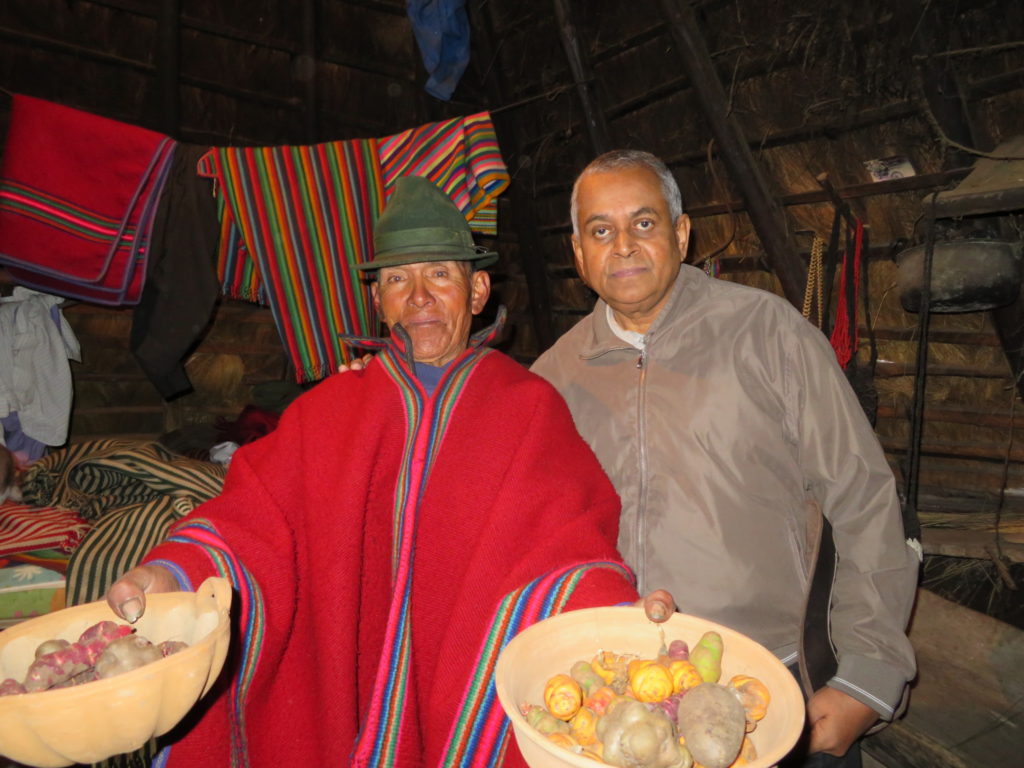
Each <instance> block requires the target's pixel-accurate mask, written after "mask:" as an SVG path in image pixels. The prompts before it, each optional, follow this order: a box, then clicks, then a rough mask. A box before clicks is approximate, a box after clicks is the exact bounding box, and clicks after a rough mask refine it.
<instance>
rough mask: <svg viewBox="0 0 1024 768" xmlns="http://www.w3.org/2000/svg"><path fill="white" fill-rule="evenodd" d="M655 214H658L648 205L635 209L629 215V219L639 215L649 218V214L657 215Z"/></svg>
mask: <svg viewBox="0 0 1024 768" xmlns="http://www.w3.org/2000/svg"><path fill="white" fill-rule="evenodd" d="M657 213H658V212H657V211H656V210H655V209H654V208H652V207H651V206H649V205H645V206H643V207H642V208H637V209H636V210H635V211H633V213H632V214H630V217H629V218H631V219H632V218H635V217H636V216H640V215H644V214H646V215H648V216H650V215H651V214H654V215H657Z"/></svg>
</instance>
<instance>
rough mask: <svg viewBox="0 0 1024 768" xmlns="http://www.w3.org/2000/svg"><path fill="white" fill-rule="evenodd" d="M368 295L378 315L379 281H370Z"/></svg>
mask: <svg viewBox="0 0 1024 768" xmlns="http://www.w3.org/2000/svg"><path fill="white" fill-rule="evenodd" d="M370 297H371V298H372V299H373V309H374V311H376V313H377V314H378V315H380V283H378V282H377V281H376V280H374V281H373V282H372V283H370Z"/></svg>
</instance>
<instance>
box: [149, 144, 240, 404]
mask: <svg viewBox="0 0 1024 768" xmlns="http://www.w3.org/2000/svg"><path fill="white" fill-rule="evenodd" d="M208 151H209V147H202V146H198V145H193V144H180V145H179V146H178V150H177V152H176V153H175V155H174V161H173V163H172V164H171V170H170V174H169V176H168V179H167V184H166V189H165V190H164V194H163V195H162V196H161V198H160V204H159V206H158V208H157V212H156V219H155V222H154V226H153V235H152V240H151V243H150V249H149V259H148V266H147V270H146V283H145V286H144V288H143V290H142V298H141V299H140V301H139V305H138V306H137V307H136V308H135V311H134V313H133V315H132V330H131V336H130V346H131V351H132V354H133V355H134V357H135V359H136V361H138V363H139V367H141V368H142V370H143V372H144V373H145V374H146V376H147V377H148V378H149V380H150V381H151V382H152V383H153V385H154V386H155V387H156V389H157V391H158V392H159V393H160V395H161V397H163V398H165V399H170V398H172V397H175V396H176V395H180V394H183V393H185V392H187V391H189V390H191V389H192V384H191V383H190V382H189V379H188V375H187V374H186V373H185V366H184V359H185V358H186V356H187V355H188V353H189V352H190V351H191V349H192V348H193V346H194V345H195V344H196V342H197V341H198V339H199V338H200V336H201V335H202V333H203V330H204V329H205V328H206V326H207V324H208V322H209V320H210V317H211V316H212V315H213V311H214V308H215V306H216V304H217V297H218V296H219V295H220V284H219V283H218V281H217V266H216V259H217V242H218V236H219V234H220V222H219V221H218V218H217V204H216V202H215V201H214V199H213V196H212V195H211V193H210V189H211V186H212V185H211V183H210V180H209V179H204V178H200V177H199V176H198V175H197V173H196V163H197V162H198V161H199V158H200V157H202V156H203V155H204V154H206V152H208Z"/></svg>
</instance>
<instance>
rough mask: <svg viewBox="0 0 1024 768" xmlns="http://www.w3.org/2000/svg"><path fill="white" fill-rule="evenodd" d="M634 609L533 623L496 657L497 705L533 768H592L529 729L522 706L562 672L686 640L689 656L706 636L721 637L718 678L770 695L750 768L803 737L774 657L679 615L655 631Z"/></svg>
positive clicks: (771, 761)
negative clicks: (750, 680) (739, 678)
mask: <svg viewBox="0 0 1024 768" xmlns="http://www.w3.org/2000/svg"><path fill="white" fill-rule="evenodd" d="M660 627H662V628H663V629H664V635H662V633H661V631H659V625H657V624H654V623H652V622H651V621H649V620H648V619H647V617H646V616H645V615H644V612H643V609H641V608H635V607H625V606H623V607H616V608H587V609H584V610H580V611H569V612H567V613H562V614H559V615H557V616H552V617H551V618H549V619H545V620H544V621H540V622H537V623H536V624H534V625H533V626H532V627H528V628H527V629H525V630H523V631H522V632H521V633H519V634H518V635H517V636H516V637H514V638H512V640H511V641H510V642H509V644H508V645H507V646H505V648H504V649H503V650H502V652H501V654H500V655H499V656H498V663H497V666H496V668H495V672H494V676H495V685H496V688H497V692H498V699H499V700H500V701H501V706H502V707H503V708H504V710H505V713H506V714H507V715H508V717H509V719H510V720H511V721H512V727H513V731H514V733H515V737H516V743H517V744H518V745H519V750H520V752H522V753H523V757H524V758H525V760H526V762H527V764H528V765H529V766H531V768H567V767H568V766H573V767H575V768H594V762H593V761H592V760H588V759H587V758H585V757H580V756H578V755H574V754H573V753H572V752H570V751H569V750H567V749H565V748H564V747H560V746H557V745H555V744H553V743H551V742H550V741H548V740H547V739H546V738H545V737H544V736H542V735H541V734H540V733H539V732H537V731H536V730H534V729H533V728H531V727H530V726H529V725H528V724H527V722H526V718H524V717H523V716H522V714H521V712H520V705H521V704H523V703H524V702H526V703H530V704H543V703H544V684H545V683H546V682H547V680H548V678H550V677H551V676H552V675H554V674H557V673H559V672H568V671H569V669H570V668H571V667H572V665H573V664H574V663H575V662H577V661H579V660H581V659H584V660H590V659H592V658H593V657H594V656H595V655H596V654H597V652H598V651H615V652H616V653H629V654H637V655H638V656H639V657H641V658H654V657H655V656H657V654H658V650H659V649H660V648H661V646H662V643H663V642H666V641H667V642H671V641H672V640H685V641H686V642H687V644H689V646H690V648H691V649H692V648H693V647H694V646H695V645H696V644H697V641H698V640H700V638H701V635H703V634H704V633H705V632H706V631H708V630H714V631H716V632H718V633H719V634H720V635H721V636H722V640H723V643H724V651H723V653H722V679H721V682H723V683H724V682H728V680H729V678H731V677H732V676H733V675H737V674H745V675H750V676H752V677H756V678H758V679H759V680H760V681H761V682H763V683H764V684H765V685H766V686H767V687H768V690H769V692H770V693H771V695H772V699H771V704H769V706H768V713H767V714H766V715H765V717H764V719H763V720H761V721H760V722H759V723H758V724H757V729H756V730H755V731H754V732H753V733H751V734H750V740H751V741H752V742H753V743H754V747H755V749H756V750H757V759H756V760H754V761H752V762H751V763H749V764H748V765H747V768H768V766H772V765H775V764H776V763H778V762H779V760H781V759H782V758H783V757H785V755H786V753H788V752H789V751H790V750H791V749H792V748H793V745H795V744H796V742H797V739H798V738H799V737H800V732H801V730H802V729H803V725H804V700H803V695H802V694H801V692H800V686H799V685H798V684H797V682H796V679H795V678H794V677H793V675H792V674H791V673H790V671H789V670H788V669H786V667H785V666H784V665H783V664H782V662H781V661H779V660H778V659H777V658H776V657H775V655H774V654H773V653H772V652H771V651H769V650H768V649H767V648H765V647H764V646H762V645H760V644H759V643H756V642H754V641H753V640H751V639H750V638H749V637H747V636H746V635H744V634H741V633H739V632H736V631H735V630H732V629H729V628H728V627H725V626H722V625H721V624H715V623H714V622H711V621H707V620H705V619H700V618H697V617H696V616H689V615H687V614H683V613H677V614H674V615H673V616H672V618H670V619H669V620H668V621H667V622H665V623H664V624H662V625H660Z"/></svg>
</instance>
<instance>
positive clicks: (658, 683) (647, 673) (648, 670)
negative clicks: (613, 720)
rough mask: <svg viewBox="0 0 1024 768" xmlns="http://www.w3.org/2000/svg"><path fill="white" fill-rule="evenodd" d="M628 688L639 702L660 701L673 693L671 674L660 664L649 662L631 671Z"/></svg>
mask: <svg viewBox="0 0 1024 768" xmlns="http://www.w3.org/2000/svg"><path fill="white" fill-rule="evenodd" d="M629 687H630V689H631V690H632V691H633V695H634V696H636V698H637V700H639V701H643V702H647V703H654V702H656V701H661V700H662V699H667V698H668V697H669V696H671V695H672V693H673V684H672V674H671V673H670V672H669V671H668V670H667V669H666V668H665V667H663V666H661V664H655V663H654V662H653V661H649V662H647V663H646V664H643V665H640V666H638V667H637V668H634V669H633V672H632V674H631V675H630V678H629Z"/></svg>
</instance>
